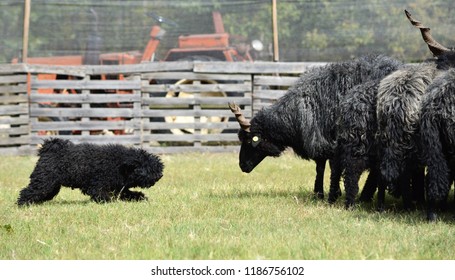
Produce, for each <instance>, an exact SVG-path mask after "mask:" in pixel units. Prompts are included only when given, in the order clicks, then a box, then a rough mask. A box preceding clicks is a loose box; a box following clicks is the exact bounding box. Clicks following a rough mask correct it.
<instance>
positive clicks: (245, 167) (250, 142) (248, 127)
mask: <svg viewBox="0 0 455 280" xmlns="http://www.w3.org/2000/svg"><path fill="white" fill-rule="evenodd" d="M229 107H230V109H231V111H232V112H233V113H234V115H235V117H236V119H237V121H238V122H239V124H240V128H241V129H240V131H239V140H240V141H241V142H242V144H241V146H240V153H239V165H240V169H242V171H243V172H246V173H250V172H251V171H253V169H254V168H255V167H256V166H257V165H258V164H259V163H260V162H261V161H262V160H263V159H264V158H265V157H267V156H273V157H277V156H279V155H280V154H281V151H282V150H283V149H280V148H279V147H277V146H276V145H275V144H273V143H272V142H270V141H268V140H267V139H265V138H263V137H262V135H261V132H260V129H259V127H258V126H256V125H255V124H254V123H253V124H252V123H250V121H248V120H247V119H246V118H245V117H244V116H243V114H242V112H241V111H240V108H239V106H237V105H236V104H232V103H229Z"/></svg>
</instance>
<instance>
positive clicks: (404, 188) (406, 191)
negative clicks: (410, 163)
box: [398, 171, 412, 211]
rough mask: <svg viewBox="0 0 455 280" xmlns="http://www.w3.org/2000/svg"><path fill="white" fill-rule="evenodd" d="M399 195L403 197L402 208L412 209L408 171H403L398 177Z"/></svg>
mask: <svg viewBox="0 0 455 280" xmlns="http://www.w3.org/2000/svg"><path fill="white" fill-rule="evenodd" d="M398 180H399V181H398V184H399V188H400V191H401V197H402V199H403V208H404V209H405V210H407V211H409V210H412V194H411V188H410V187H411V186H410V182H411V178H410V175H409V171H405V172H403V174H401V175H400V177H399V179H398Z"/></svg>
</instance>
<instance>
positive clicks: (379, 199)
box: [376, 173, 386, 212]
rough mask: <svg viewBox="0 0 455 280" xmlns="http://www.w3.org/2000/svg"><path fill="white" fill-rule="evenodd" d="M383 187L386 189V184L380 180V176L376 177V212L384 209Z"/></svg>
mask: <svg viewBox="0 0 455 280" xmlns="http://www.w3.org/2000/svg"><path fill="white" fill-rule="evenodd" d="M378 174H379V173H378ZM385 189H386V184H385V182H384V180H382V179H381V178H380V177H378V197H377V206H376V210H377V211H378V212H383V211H384V210H385Z"/></svg>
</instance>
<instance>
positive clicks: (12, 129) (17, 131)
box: [0, 126, 29, 135]
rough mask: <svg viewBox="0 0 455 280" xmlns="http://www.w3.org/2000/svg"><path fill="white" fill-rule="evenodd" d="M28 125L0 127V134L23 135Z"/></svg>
mask: <svg viewBox="0 0 455 280" xmlns="http://www.w3.org/2000/svg"><path fill="white" fill-rule="evenodd" d="M28 133H29V128H28V126H18V127H14V126H13V127H9V128H0V135H23V134H28Z"/></svg>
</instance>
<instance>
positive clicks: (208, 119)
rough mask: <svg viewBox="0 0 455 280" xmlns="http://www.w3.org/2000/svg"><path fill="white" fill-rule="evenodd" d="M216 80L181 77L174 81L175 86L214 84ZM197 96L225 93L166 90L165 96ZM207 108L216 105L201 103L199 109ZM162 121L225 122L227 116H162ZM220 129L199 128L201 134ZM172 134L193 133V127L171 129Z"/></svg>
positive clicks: (221, 95) (222, 94)
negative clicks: (197, 118) (181, 78)
mask: <svg viewBox="0 0 455 280" xmlns="http://www.w3.org/2000/svg"><path fill="white" fill-rule="evenodd" d="M216 83H217V82H216V81H212V80H188V79H183V80H179V81H177V82H176V83H175V85H176V86H180V85H198V84H199V85H204V84H216ZM196 95H197V96H199V97H226V93H224V92H217V91H203V92H200V93H196V94H195V93H191V92H185V91H168V92H167V93H166V97H167V98H194V97H195V96H196ZM207 108H216V105H209V104H201V109H207ZM164 121H165V122H167V123H194V122H195V121H199V122H201V123H206V122H210V123H218V122H227V121H228V117H218V116H214V117H200V118H199V120H196V118H195V117H191V116H188V117H186V116H167V117H165V118H164ZM221 131H222V129H201V130H200V133H201V134H215V133H220V132H221ZM171 132H172V133H173V134H193V133H195V130H194V129H171Z"/></svg>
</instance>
